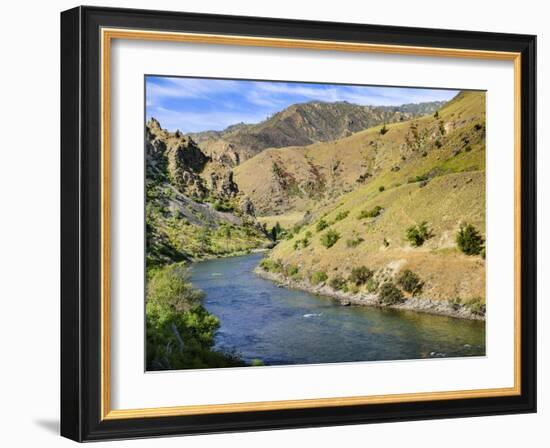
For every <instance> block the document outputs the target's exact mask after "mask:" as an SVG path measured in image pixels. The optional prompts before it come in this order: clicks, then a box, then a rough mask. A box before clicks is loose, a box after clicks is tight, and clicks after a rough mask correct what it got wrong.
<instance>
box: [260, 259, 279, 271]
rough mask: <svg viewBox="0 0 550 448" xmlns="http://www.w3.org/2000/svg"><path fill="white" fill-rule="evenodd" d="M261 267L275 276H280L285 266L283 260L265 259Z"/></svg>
mask: <svg viewBox="0 0 550 448" xmlns="http://www.w3.org/2000/svg"><path fill="white" fill-rule="evenodd" d="M260 267H261V268H262V269H263V270H264V271H267V272H273V273H274V274H280V273H281V272H283V264H282V263H281V260H272V259H271V258H264V259H263V260H262V261H261V262H260Z"/></svg>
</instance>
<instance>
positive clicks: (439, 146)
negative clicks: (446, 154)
mask: <svg viewBox="0 0 550 448" xmlns="http://www.w3.org/2000/svg"><path fill="white" fill-rule="evenodd" d="M435 146H436V148H438V149H439V148H441V147H442V146H443V143H441V140H439V139H437V140H436V141H435Z"/></svg>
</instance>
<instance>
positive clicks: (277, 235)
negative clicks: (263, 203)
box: [271, 221, 285, 241]
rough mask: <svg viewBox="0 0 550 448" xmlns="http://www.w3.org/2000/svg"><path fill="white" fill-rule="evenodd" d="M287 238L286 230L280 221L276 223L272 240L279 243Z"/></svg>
mask: <svg viewBox="0 0 550 448" xmlns="http://www.w3.org/2000/svg"><path fill="white" fill-rule="evenodd" d="M284 236H285V230H284V229H283V228H282V227H281V224H279V221H277V222H276V223H275V225H274V226H273V227H272V228H271V239H273V241H278V240H280V239H282V238H283V237H284Z"/></svg>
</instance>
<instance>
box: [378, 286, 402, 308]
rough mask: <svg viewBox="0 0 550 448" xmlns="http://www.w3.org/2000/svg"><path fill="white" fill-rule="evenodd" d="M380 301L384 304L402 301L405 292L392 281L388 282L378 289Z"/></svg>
mask: <svg viewBox="0 0 550 448" xmlns="http://www.w3.org/2000/svg"><path fill="white" fill-rule="evenodd" d="M378 301H379V302H380V303H381V304H383V305H395V304H397V303H402V302H403V301H404V298H403V293H402V292H401V291H400V290H399V288H397V287H396V286H395V285H394V284H393V283H392V282H386V283H383V284H382V285H381V286H380V288H379V289H378Z"/></svg>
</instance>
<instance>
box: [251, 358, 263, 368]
mask: <svg viewBox="0 0 550 448" xmlns="http://www.w3.org/2000/svg"><path fill="white" fill-rule="evenodd" d="M250 365H251V366H252V367H261V366H263V365H265V364H264V362H263V361H262V360H261V359H258V358H254V359H253V360H252V362H251V363H250Z"/></svg>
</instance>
